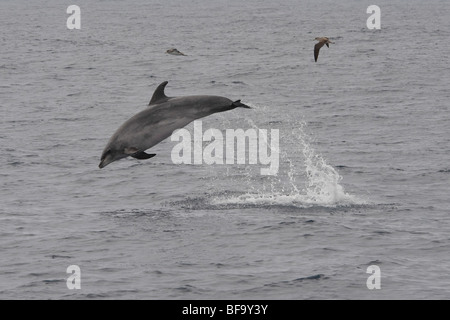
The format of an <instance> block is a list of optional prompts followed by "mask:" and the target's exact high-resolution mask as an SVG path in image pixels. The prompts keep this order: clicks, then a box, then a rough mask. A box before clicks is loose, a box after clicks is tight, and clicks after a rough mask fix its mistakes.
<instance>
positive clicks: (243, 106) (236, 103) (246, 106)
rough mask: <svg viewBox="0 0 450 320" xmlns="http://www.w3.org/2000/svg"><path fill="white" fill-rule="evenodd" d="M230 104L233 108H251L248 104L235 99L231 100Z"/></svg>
mask: <svg viewBox="0 0 450 320" xmlns="http://www.w3.org/2000/svg"><path fill="white" fill-rule="evenodd" d="M231 105H232V106H233V107H234V108H247V109H251V107H249V106H248V105H246V104H243V103H242V102H241V100H236V101H235V102H233V103H232V104H231Z"/></svg>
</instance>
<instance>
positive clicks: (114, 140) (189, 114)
mask: <svg viewBox="0 0 450 320" xmlns="http://www.w3.org/2000/svg"><path fill="white" fill-rule="evenodd" d="M167 83H168V82H167V81H164V82H163V83H161V84H160V85H159V86H158V88H156V90H155V92H154V93H153V96H152V99H151V100H150V103H149V107H148V108H147V109H145V110H144V111H141V112H139V113H138V114H136V115H134V116H133V117H131V118H130V119H128V120H127V121H126V122H125V123H124V124H122V126H120V127H119V129H117V131H116V132H115V133H114V134H113V135H112V137H111V138H110V139H109V142H108V144H107V145H106V147H105V149H104V150H103V153H102V156H101V160H100V164H99V167H100V168H103V167H105V166H107V165H108V164H110V163H111V162H114V161H116V160H120V159H122V158H126V157H128V156H131V157H133V158H136V159H149V158H152V157H154V156H155V155H156V154H148V153H145V150H147V149H149V148H151V147H153V146H155V145H156V144H158V143H160V142H161V141H163V140H164V139H166V138H167V137H169V136H170V135H171V134H172V132H173V131H174V130H175V129H178V128H182V127H184V126H185V125H187V124H189V123H190V122H192V121H194V120H195V119H199V118H203V117H206V116H209V115H210V114H213V113H217V112H223V111H227V110H232V109H234V108H237V107H242V108H250V107H249V106H247V105H245V104H243V103H241V102H240V100H237V101H235V102H233V101H232V100H230V99H228V98H225V97H220V96H205V95H198V96H184V97H167V96H166V95H165V93H164V88H165V87H166V85H167Z"/></svg>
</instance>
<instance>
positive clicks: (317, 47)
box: [314, 37, 334, 62]
mask: <svg viewBox="0 0 450 320" xmlns="http://www.w3.org/2000/svg"><path fill="white" fill-rule="evenodd" d="M314 40H317V41H319V42H318V43H316V45H315V46H314V60H315V61H316V62H317V58H318V57H319V50H320V48H322V47H323V45H324V44H326V45H327V47H328V48H329V47H330V46H329V45H328V44H329V43H334V42H331V41H330V39H328V38H327V37H317V38H315V39H314Z"/></svg>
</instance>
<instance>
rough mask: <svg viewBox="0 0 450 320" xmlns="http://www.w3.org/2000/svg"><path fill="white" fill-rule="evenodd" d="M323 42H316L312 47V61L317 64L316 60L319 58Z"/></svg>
mask: <svg viewBox="0 0 450 320" xmlns="http://www.w3.org/2000/svg"><path fill="white" fill-rule="evenodd" d="M324 43H325V42H318V43H316V45H315V46H314V60H315V61H316V62H317V58H318V57H319V50H320V48H322V47H323V45H324Z"/></svg>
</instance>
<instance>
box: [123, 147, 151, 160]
mask: <svg viewBox="0 0 450 320" xmlns="http://www.w3.org/2000/svg"><path fill="white" fill-rule="evenodd" d="M123 153H125V154H126V155H129V156H130V157H133V158H136V159H139V160H143V159H150V158H153V157H154V156H156V153H152V154H148V153H145V152H144V151H141V150H139V149H138V148H135V147H128V148H125V149H124V150H123Z"/></svg>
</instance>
